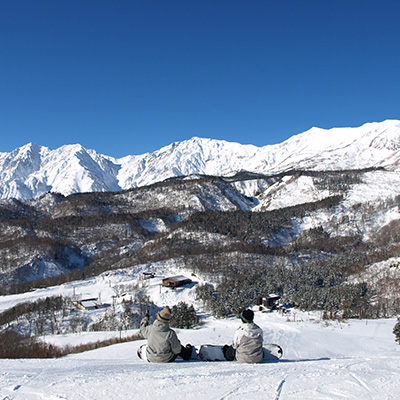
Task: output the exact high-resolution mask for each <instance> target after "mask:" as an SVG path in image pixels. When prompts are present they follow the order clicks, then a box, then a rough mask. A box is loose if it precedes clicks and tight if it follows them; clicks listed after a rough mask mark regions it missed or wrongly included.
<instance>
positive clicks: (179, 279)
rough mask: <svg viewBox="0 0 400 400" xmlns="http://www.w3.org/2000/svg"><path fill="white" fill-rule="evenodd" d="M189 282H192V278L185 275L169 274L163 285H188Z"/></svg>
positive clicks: (172, 286) (174, 286)
mask: <svg viewBox="0 0 400 400" xmlns="http://www.w3.org/2000/svg"><path fill="white" fill-rule="evenodd" d="M189 283H192V280H191V279H189V278H186V276H183V275H177V276H169V277H168V278H164V279H163V280H162V285H163V286H166V287H171V288H176V287H178V286H184V285H188V284H189Z"/></svg>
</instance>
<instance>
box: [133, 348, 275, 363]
mask: <svg viewBox="0 0 400 400" xmlns="http://www.w3.org/2000/svg"><path fill="white" fill-rule="evenodd" d="M146 347H147V345H145V344H143V345H141V346H140V347H139V349H138V350H137V355H138V357H139V358H141V359H142V360H143V361H148V360H147V357H146ZM223 348H224V346H218V345H213V344H203V345H201V346H200V347H194V346H192V356H191V357H190V360H197V361H227V359H226V358H225V355H224V352H223ZM263 352H264V357H263V361H262V362H268V361H278V360H279V359H280V358H282V356H283V350H282V347H280V346H279V345H277V344H265V345H264V346H263Z"/></svg>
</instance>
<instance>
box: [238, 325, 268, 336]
mask: <svg viewBox="0 0 400 400" xmlns="http://www.w3.org/2000/svg"><path fill="white" fill-rule="evenodd" d="M240 329H241V330H243V334H244V335H245V336H247V337H248V338H256V337H258V336H260V335H261V336H262V334H263V332H262V330H261V328H260V327H259V326H258V325H257V324H255V323H254V322H251V323H244V324H242V325H241V327H240Z"/></svg>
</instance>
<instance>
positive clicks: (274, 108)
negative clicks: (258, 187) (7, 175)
mask: <svg viewBox="0 0 400 400" xmlns="http://www.w3.org/2000/svg"><path fill="white" fill-rule="evenodd" d="M399 16H400V1H398V0H392V1H388V0H376V1H368V0H363V1H359V0H241V1H238V0H180V1H178V0H154V1H153V0H115V1H114V0H34V1H33V0H15V1H12V0H2V1H0V134H1V142H0V143H1V145H0V151H2V152H4V151H7V152H8V151H11V150H13V149H15V148H16V147H19V146H22V145H24V144H26V143H28V142H34V143H37V144H40V145H44V146H48V147H50V148H52V149H54V148H57V147H59V146H62V145H63V144H71V143H80V144H82V145H83V146H84V147H86V148H91V149H95V150H96V151H98V152H99V153H102V154H107V155H111V156H114V157H122V156H124V155H128V154H142V153H146V152H150V151H154V150H157V149H159V148H161V147H162V146H165V145H168V144H170V143H172V142H175V141H181V140H185V139H189V138H191V137H193V136H200V137H207V138H214V139H224V140H228V141H234V142H239V143H243V144H247V143H250V144H255V145H257V146H264V145H267V144H275V143H280V142H282V141H284V140H286V139H287V138H289V137H290V136H293V135H294V134H297V133H300V132H303V131H305V130H307V129H309V128H311V127H312V126H318V127H321V128H331V127H338V126H359V125H362V124H363V123H365V122H372V121H383V120H385V119H389V118H391V119H393V118H394V119H400V23H399Z"/></svg>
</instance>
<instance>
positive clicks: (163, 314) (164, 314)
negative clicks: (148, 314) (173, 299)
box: [157, 306, 171, 323]
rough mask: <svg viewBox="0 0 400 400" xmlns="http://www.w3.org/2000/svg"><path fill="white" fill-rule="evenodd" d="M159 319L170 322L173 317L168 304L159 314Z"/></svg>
mask: <svg viewBox="0 0 400 400" xmlns="http://www.w3.org/2000/svg"><path fill="white" fill-rule="evenodd" d="M157 319H158V320H159V321H161V322H164V323H168V322H169V320H170V319H171V309H170V308H169V307H168V306H167V307H164V308H163V309H162V310H161V311H160V312H159V313H158V314H157Z"/></svg>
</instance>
